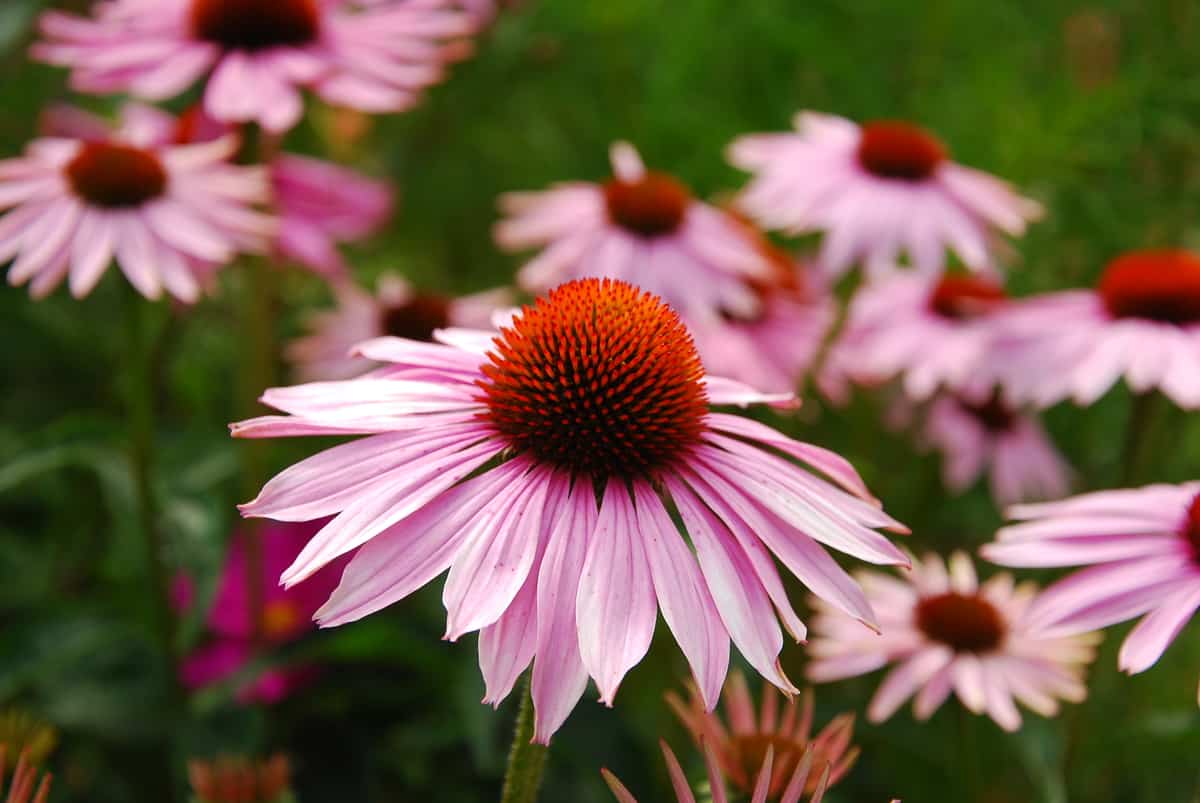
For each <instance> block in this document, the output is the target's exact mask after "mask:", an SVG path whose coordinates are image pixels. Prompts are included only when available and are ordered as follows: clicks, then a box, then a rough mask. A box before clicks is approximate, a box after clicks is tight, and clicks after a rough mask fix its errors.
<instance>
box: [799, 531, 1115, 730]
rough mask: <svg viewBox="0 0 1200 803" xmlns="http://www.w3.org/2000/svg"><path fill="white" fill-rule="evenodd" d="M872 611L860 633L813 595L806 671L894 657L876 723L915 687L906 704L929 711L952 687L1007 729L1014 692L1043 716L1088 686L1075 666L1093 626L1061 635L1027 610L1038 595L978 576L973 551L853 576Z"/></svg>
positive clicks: (876, 701)
mask: <svg viewBox="0 0 1200 803" xmlns="http://www.w3.org/2000/svg"><path fill="white" fill-rule="evenodd" d="M857 578H858V580H859V582H860V583H861V584H862V586H863V588H864V589H865V591H866V593H867V598H868V599H869V600H870V601H871V604H872V606H874V607H875V609H876V610H878V611H879V612H880V621H879V624H880V628H881V630H882V635H875V634H871V633H866V634H864V633H863V632H862V630H861V628H859V627H857V626H856V624H855V623H854V622H853V620H851V619H849V618H848V617H847V616H846V615H845V614H844V613H842V612H840V611H836V610H833V609H832V608H831V607H830V606H829V605H828V604H827V603H826V602H825V601H823V600H820V599H814V600H813V604H814V605H815V606H816V607H817V610H818V614H817V617H816V618H815V619H814V621H813V631H814V637H813V639H812V641H811V643H810V646H809V653H810V655H811V656H812V661H811V663H810V664H809V666H808V671H807V676H808V679H809V680H810V681H813V682H817V683H823V682H828V681H831V680H840V679H842V678H848V677H854V676H857V675H862V674H866V673H868V672H873V671H875V670H876V669H880V668H882V667H884V666H887V665H889V664H893V663H894V664H897V666H896V667H895V668H894V669H892V670H891V671H890V672H889V673H888V675H887V677H885V678H884V680H883V682H882V683H881V684H880V686H879V689H878V690H877V691H876V693H875V697H874V698H873V699H872V701H871V704H870V707H869V708H868V709H867V717H868V719H870V720H871V721H872V722H882V721H884V720H886V719H888V718H889V717H891V715H892V714H893V713H895V711H896V710H897V709H898V708H899V707H900V706H901V705H902V704H903V703H904V701H905V700H907V699H908V698H910V697H913V696H914V695H915V700H914V704H913V713H914V714H915V716H916V717H917V719H928V718H929V717H930V716H932V715H933V712H934V711H936V710H937V709H938V708H939V707H940V706H941V705H942V703H943V702H944V701H945V700H946V698H947V697H948V696H949V695H950V693H951V692H952V691H953V692H954V693H955V694H956V695H957V696H958V699H959V701H960V702H962V704H963V705H964V706H966V708H967V709H968V710H969V711H971V712H972V713H975V714H984V713H986V714H987V715H988V716H989V717H991V718H992V719H993V720H994V721H995V722H996V724H998V725H999V726H1000V727H1002V728H1004V729H1005V730H1008V731H1015V730H1017V729H1018V728H1019V727H1020V726H1021V714H1020V713H1019V712H1018V710H1017V707H1016V705H1015V703H1014V701H1015V700H1016V701H1020V702H1022V703H1024V704H1025V705H1026V706H1028V707H1029V708H1031V709H1032V710H1034V711H1036V712H1038V713H1039V714H1042V715H1043V716H1054V715H1055V714H1057V713H1058V702H1057V700H1056V698H1061V699H1065V700H1068V701H1070V702H1079V701H1081V700H1083V699H1084V697H1085V696H1086V695H1087V688H1086V686H1085V685H1084V682H1083V668H1084V666H1085V665H1086V664H1088V663H1090V662H1091V661H1092V659H1093V658H1094V657H1095V649H1094V645H1095V644H1096V643H1097V642H1098V641H1099V635H1098V634H1091V633H1088V634H1083V635H1061V634H1057V633H1053V632H1049V631H1047V630H1045V629H1043V628H1038V627H1036V626H1034V625H1033V624H1032V623H1031V622H1030V621H1029V619H1028V617H1027V616H1026V614H1027V612H1028V611H1029V608H1030V606H1031V604H1033V603H1034V599H1035V597H1036V588H1035V587H1034V586H1032V585H1031V584H1028V583H1023V584H1021V585H1016V586H1014V584H1013V579H1012V577H1011V576H1010V575H1008V574H998V575H995V576H993V577H992V578H991V579H990V580H988V581H987V582H985V583H983V584H980V583H979V582H978V580H977V579H976V576H975V568H974V566H973V565H972V563H971V559H970V558H968V557H967V556H966V555H965V554H962V553H955V554H954V555H952V556H951V558H950V561H949V570H948V571H947V566H946V564H944V563H943V562H942V559H941V558H939V557H937V556H936V555H930V556H928V557H926V558H925V559H924V560H921V561H915V560H914V561H913V569H912V573H911V575H909V576H904V577H895V576H892V575H886V574H882V573H880V572H872V571H864V572H860V573H859V574H858V575H857Z"/></svg>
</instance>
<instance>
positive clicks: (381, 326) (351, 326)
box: [286, 274, 512, 382]
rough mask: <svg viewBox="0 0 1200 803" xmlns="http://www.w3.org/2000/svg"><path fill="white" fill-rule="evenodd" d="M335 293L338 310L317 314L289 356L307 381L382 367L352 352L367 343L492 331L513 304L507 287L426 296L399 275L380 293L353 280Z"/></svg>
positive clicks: (388, 278) (383, 281) (388, 277)
mask: <svg viewBox="0 0 1200 803" xmlns="http://www.w3.org/2000/svg"><path fill="white" fill-rule="evenodd" d="M334 293H335V294H336V295H337V307H336V309H333V310H329V311H327V312H318V313H316V314H315V315H312V316H311V317H310V318H309V320H308V328H309V332H310V334H308V335H306V336H304V337H301V338H298V339H296V340H294V341H292V342H291V343H290V344H288V347H287V352H286V353H287V358H288V360H289V361H290V362H291V363H292V364H293V365H294V366H295V368H296V373H297V376H298V377H299V378H300V379H301V381H304V382H316V381H320V380H328V379H350V378H351V377H354V376H358V375H359V374H362V373H364V372H366V371H367V370H369V369H370V368H371V367H373V366H377V365H378V363H374V362H372V361H370V360H368V359H365V358H363V357H361V356H357V355H355V354H352V353H351V349H352V348H353V347H354V346H355V345H357V344H359V343H361V342H363V341H364V340H371V339H373V338H377V337H384V336H387V335H391V336H392V337H403V338H405V339H407V340H420V341H422V342H426V343H429V342H432V341H433V333H434V332H436V331H437V330H438V329H446V328H449V327H462V328H467V329H487V328H489V327H490V326H491V321H492V316H493V315H494V314H495V313H496V312H497V311H498V310H500V309H502V308H504V307H507V306H508V305H510V304H512V294H511V293H510V292H509V291H507V290H504V289H498V290H485V291H484V292H482V293H476V294H474V295H469V296H462V297H459V298H453V297H450V296H443V295H439V294H437V293H426V292H421V291H419V290H417V289H415V288H414V287H412V285H410V284H409V283H408V282H407V281H406V280H405V279H403V278H402V277H400V276H397V275H396V274H385V275H384V276H383V277H381V278H380V280H379V284H378V288H377V290H376V292H375V295H371V294H370V293H368V292H366V291H364V290H363V289H361V288H360V287H358V285H355V284H352V283H350V282H342V283H338V284H336V285H334Z"/></svg>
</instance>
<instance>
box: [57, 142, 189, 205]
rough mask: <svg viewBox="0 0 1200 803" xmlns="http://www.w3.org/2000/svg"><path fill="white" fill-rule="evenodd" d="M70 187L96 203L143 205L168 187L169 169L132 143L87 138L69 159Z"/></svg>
mask: <svg viewBox="0 0 1200 803" xmlns="http://www.w3.org/2000/svg"><path fill="white" fill-rule="evenodd" d="M66 175H67V181H68V182H70V184H71V189H72V190H74V191H75V194H76V195H78V196H79V197H80V198H82V199H83V200H85V201H87V202H88V203H89V204H92V205H93V206H102V207H106V208H113V209H116V208H121V207H130V206H140V205H141V204H144V203H145V202H146V201H149V200H151V199H154V198H157V197H158V196H160V195H162V194H163V192H165V191H166V189H167V171H166V170H165V169H164V168H163V165H162V162H160V161H159V159H158V157H157V156H155V155H154V154H153V153H152V152H150V151H147V150H144V149H142V148H135V147H132V146H129V145H116V144H113V143H108V142H88V143H85V144H84V145H83V146H82V147H80V149H79V153H78V154H77V155H76V156H75V158H74V159H72V160H71V161H70V162H68V163H67V167H66Z"/></svg>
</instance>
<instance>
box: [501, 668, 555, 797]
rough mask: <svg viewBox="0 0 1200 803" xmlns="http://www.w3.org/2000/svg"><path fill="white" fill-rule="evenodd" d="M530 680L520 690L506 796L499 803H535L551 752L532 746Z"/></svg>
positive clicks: (505, 788) (505, 790)
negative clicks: (547, 758)
mask: <svg viewBox="0 0 1200 803" xmlns="http://www.w3.org/2000/svg"><path fill="white" fill-rule="evenodd" d="M529 685H530V676H529V675H526V677H525V682H524V683H523V684H522V689H521V707H520V709H519V710H518V711H517V726H516V729H515V730H514V732H513V741H512V748H511V749H510V750H509V752H508V769H507V770H506V771H505V773H504V792H503V794H502V795H501V797H500V803H533V801H535V800H537V797H538V789H539V788H540V787H541V785H542V773H543V772H544V771H545V769H546V756H547V755H548V754H549V752H550V749H549V748H548V747H546V746H545V745H540V744H534V743H533V696H532V695H531V693H530V689H529Z"/></svg>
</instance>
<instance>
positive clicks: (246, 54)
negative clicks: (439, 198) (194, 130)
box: [33, 0, 473, 132]
mask: <svg viewBox="0 0 1200 803" xmlns="http://www.w3.org/2000/svg"><path fill="white" fill-rule="evenodd" d="M472 28H473V24H472V23H471V21H470V19H469V18H468V17H467V16H466V15H465V14H463V13H461V12H459V11H455V10H454V9H453V7H452V3H451V0H389V1H388V2H375V3H372V4H369V5H367V6H365V7H364V5H363V4H362V3H359V2H356V0H105V2H98V3H96V4H95V7H94V10H93V16H92V17H90V18H87V17H78V16H75V15H72V14H66V13H62V12H54V11H51V12H47V13H45V14H43V15H42V18H41V31H42V35H43V36H44V37H45V38H46V41H45V42H42V43H39V44H37V45H35V46H34V48H33V55H34V57H35V58H38V59H40V60H42V61H46V62H49V63H51V64H56V65H59V66H62V67H69V68H71V71H72V72H71V84H72V86H73V87H74V88H75V89H76V90H78V91H82V92H98V93H109V92H129V93H130V94H132V95H134V96H136V97H139V98H143V99H146V100H166V99H169V98H172V97H175V96H176V95H179V94H180V93H182V92H184V91H185V90H186V89H188V88H189V87H190V86H192V85H193V84H194V83H196V82H197V81H198V80H200V79H201V78H202V77H204V76H206V75H207V76H209V78H208V81H207V84H206V85H205V89H204V107H205V109H206V110H207V112H208V114H209V115H210V116H212V117H213V118H214V119H217V120H221V121H224V122H228V123H247V122H257V123H258V124H259V125H261V126H262V127H263V128H265V129H267V130H268V131H273V132H283V131H287V130H288V129H289V128H291V127H292V126H294V125H295V124H296V123H297V122H298V121H299V120H300V117H301V115H302V114H303V112H304V104H303V101H302V99H301V95H300V89H302V88H311V89H312V90H313V91H314V92H316V93H317V94H318V95H320V96H321V98H322V99H324V100H326V101H328V102H329V103H333V104H337V105H342V106H349V107H352V108H356V109H362V110H363V111H368V112H372V113H386V112H396V111H401V110H403V109H406V108H408V107H410V106H412V105H413V104H414V103H416V102H417V101H418V100H419V98H420V94H421V92H422V91H423V90H424V89H425V88H427V87H429V86H431V85H433V84H435V83H437V82H438V81H440V80H441V78H442V75H443V71H444V63H445V60H446V55H445V52H444V51H445V45H446V40H447V39H448V38H451V37H458V36H464V35H467V34H469V33H471V31H472Z"/></svg>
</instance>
